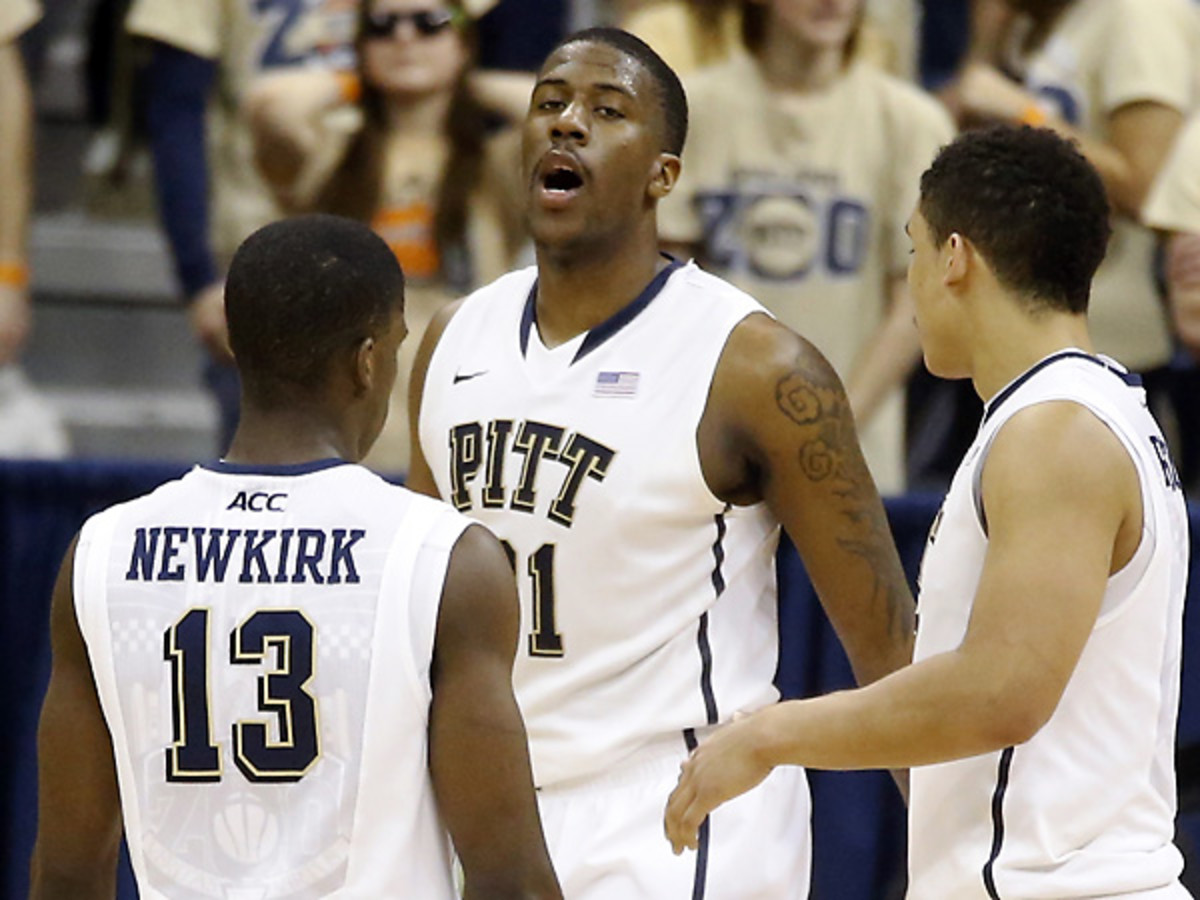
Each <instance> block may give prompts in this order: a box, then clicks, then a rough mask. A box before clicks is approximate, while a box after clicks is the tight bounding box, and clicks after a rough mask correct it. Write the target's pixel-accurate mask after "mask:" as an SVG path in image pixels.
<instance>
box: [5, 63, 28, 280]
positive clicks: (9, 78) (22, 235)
mask: <svg viewBox="0 0 1200 900" xmlns="http://www.w3.org/2000/svg"><path fill="white" fill-rule="evenodd" d="M0 122H3V123H4V125H3V129H0V266H3V265H8V266H18V267H22V268H23V267H24V266H25V262H26V257H25V247H26V240H27V235H28V225H29V208H30V200H31V191H30V184H31V183H32V178H31V177H30V160H31V146H32V141H33V137H32V136H33V123H32V105H31V102H30V96H29V85H28V82H27V81H26V79H25V68H24V65H23V64H22V62H21V55H20V52H19V51H18V49H17V46H16V45H15V44H13V43H8V44H3V45H0Z"/></svg>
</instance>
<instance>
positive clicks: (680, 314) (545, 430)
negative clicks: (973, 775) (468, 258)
mask: <svg viewBox="0 0 1200 900" xmlns="http://www.w3.org/2000/svg"><path fill="white" fill-rule="evenodd" d="M686 129H687V101H686V98H685V97H684V94H683V90H682V88H681V86H680V85H679V80H678V78H676V77H675V74H674V73H673V72H672V71H671V70H670V69H669V68H668V67H667V66H666V65H665V64H664V63H663V62H662V60H661V59H660V58H659V57H658V56H657V55H655V54H654V52H653V51H652V50H651V49H650V48H649V47H647V46H646V45H645V44H644V43H642V42H641V41H640V40H638V39H637V38H634V37H633V36H632V35H629V34H627V33H626V32H623V31H618V30H614V29H596V30H591V31H585V32H581V33H579V34H577V35H575V36H572V37H569V38H567V39H566V40H565V41H564V43H563V44H561V45H560V46H559V48H558V49H557V50H555V51H554V52H553V53H552V54H551V55H550V57H549V58H548V59H547V61H546V63H545V64H544V66H543V67H542V70H541V72H540V74H539V77H538V81H537V84H536V86H535V88H534V92H533V96H532V100H531V104H530V108H529V113H528V115H527V117H526V121H525V126H524V134H523V142H524V150H523V152H524V174H525V179H526V180H525V184H526V185H527V188H526V190H527V199H526V206H527V215H528V218H529V222H530V225H531V231H532V235H533V239H534V242H535V245H536V251H537V266H536V267H533V268H529V269H526V270H523V271H518V272H514V273H511V274H509V275H507V276H504V277H502V278H501V279H499V280H498V281H496V282H494V283H493V284H491V285H489V286H487V287H484V288H482V289H481V290H480V291H478V292H476V293H475V294H474V295H472V296H470V297H468V298H467V299H466V300H465V301H464V302H462V303H461V304H460V305H459V306H458V307H457V308H456V309H453V308H451V309H448V310H447V311H446V312H445V313H444V314H441V315H440V316H439V318H438V319H436V320H435V323H434V325H433V327H432V328H431V330H430V332H429V333H428V334H427V336H426V339H425V341H424V342H423V345H422V348H421V350H420V351H419V353H418V357H417V368H416V371H415V372H414V382H413V383H414V386H415V387H414V402H418V403H419V404H420V411H419V414H418V415H417V418H416V420H415V422H414V427H413V429H412V430H413V434H414V435H418V436H419V446H417V447H415V448H414V452H413V460H414V465H413V469H412V471H411V473H410V478H409V484H410V486H412V487H414V488H418V489H420V490H424V491H427V492H429V493H438V494H440V495H441V496H443V497H444V498H446V499H447V500H450V501H451V502H452V503H454V504H455V505H456V506H457V507H458V508H459V509H460V510H462V511H463V512H466V513H467V514H469V515H471V516H474V517H477V518H478V519H480V520H481V521H483V522H485V523H486V524H488V525H489V526H490V527H491V528H492V529H493V530H494V531H495V532H496V533H497V534H498V535H499V536H500V537H501V538H502V539H503V540H504V541H505V543H506V546H507V549H508V550H509V553H510V557H511V559H512V560H513V563H514V568H515V570H516V575H517V581H518V584H519V586H520V592H521V598H522V609H521V614H522V628H523V631H524V634H523V635H522V639H521V646H520V649H519V652H518V660H517V664H516V666H515V668H514V683H515V685H516V689H517V698H518V701H519V702H520V703H521V707H522V712H523V714H524V716H525V720H526V724H527V727H528V728H529V735H530V749H531V758H532V761H533V768H534V778H535V782H536V784H537V785H538V788H539V793H538V798H539V804H540V806H541V810H542V821H543V824H544V827H545V830H546V836H547V843H548V844H549V846H550V853H551V858H552V859H553V860H554V865H555V869H556V870H557V871H558V874H559V877H560V879H561V881H562V885H563V892H564V894H565V895H566V896H568V897H571V898H573V900H639V898H647V900H651V898H652V900H675V898H681V900H682V898H690V897H696V898H699V897H709V898H742V897H759V898H801V897H805V896H807V891H808V882H809V866H808V854H809V850H808V848H809V831H808V819H809V800H808V792H807V788H806V785H805V781H804V776H803V773H802V772H799V771H797V770H790V771H781V772H780V773H779V776H780V777H777V778H773V779H771V780H770V782H769V783H768V784H767V785H764V787H763V788H762V789H761V790H759V791H757V792H754V793H752V794H751V795H749V796H748V797H746V798H745V799H744V801H743V802H741V803H740V804H738V805H736V806H731V807H730V808H728V809H723V810H721V811H720V812H719V813H718V814H717V815H716V816H715V817H714V820H713V822H712V825H711V831H710V830H707V828H706V830H705V832H704V835H703V837H702V841H701V849H700V852H699V853H697V854H695V855H689V857H687V858H677V857H675V856H673V855H672V854H671V852H670V848H669V847H668V846H667V844H666V843H665V842H664V841H663V840H662V826H661V822H662V811H663V807H664V804H665V802H666V798H667V795H668V793H669V791H670V789H671V787H672V785H673V784H674V783H675V777H676V774H677V772H678V767H679V764H680V763H681V762H682V761H683V759H684V758H685V757H686V754H687V752H688V748H689V747H692V746H695V745H696V743H697V742H703V741H704V740H705V739H706V737H707V735H708V733H709V732H710V731H711V729H712V727H713V726H715V725H717V724H719V723H721V722H726V721H729V720H730V719H731V718H732V717H733V716H734V715H735V714H737V713H738V712H739V711H746V710H754V709H758V708H761V707H763V706H767V705H770V704H772V703H774V702H776V700H777V698H778V694H777V692H776V690H775V688H774V687H773V685H772V678H773V676H774V674H775V668H776V661H777V655H778V653H777V641H778V635H777V619H776V587H775V573H774V552H775V548H776V543H777V539H778V535H779V526H780V523H781V522H782V524H783V525H784V527H786V528H787V530H788V532H789V534H790V536H791V538H792V539H793V541H795V543H796V546H797V547H798V548H799V550H800V553H801V555H802V556H803V558H804V562H805V565H806V566H807V569H808V572H809V574H810V575H811V576H812V579H813V581H814V583H815V584H816V586H817V589H818V591H819V593H820V595H821V597H822V599H823V602H824V604H825V607H826V609H827V610H828V612H829V614H830V616H831V618H832V619H833V622H834V625H835V627H836V628H837V630H838V633H839V634H840V635H841V638H842V640H843V642H844V644H845V645H846V647H847V649H848V651H849V655H850V658H851V660H852V662H853V664H854V667H855V670H856V672H857V675H858V677H859V679H860V680H861V681H864V682H866V681H872V680H874V679H876V678H879V677H881V676H882V675H884V674H886V673H887V672H889V671H892V670H893V669H895V668H897V667H898V666H900V665H903V664H904V663H905V662H907V661H908V659H909V658H910V657H909V654H910V651H911V637H912V606H911V603H912V600H911V597H910V595H909V591H908V587H907V584H906V583H905V580H904V577H903V573H902V571H901V569H900V566H899V561H898V557H897V554H896V552H895V549H894V547H893V545H892V542H891V539H890V534H889V531H888V525H887V521H886V519H885V517H884V514H883V508H882V504H881V503H880V501H879V497H878V494H877V492H876V490H875V488H874V485H873V484H872V482H871V479H870V475H869V474H868V472H867V469H866V467H865V464H864V462H863V458H862V454H861V451H860V449H859V446H858V443H857V440H856V438H855V431H854V423H853V419H852V417H851V415H850V412H849V409H848V406H847V402H846V396H845V392H844V390H843V388H842V386H841V384H840V382H839V381H838V379H837V376H836V375H835V374H834V372H833V370H832V369H831V368H830V366H829V364H828V363H827V362H826V361H825V360H824V358H823V357H821V355H820V354H819V353H818V352H816V351H815V350H814V349H813V348H812V346H811V345H810V344H808V343H807V342H806V341H804V340H803V339H801V338H800V337H798V336H797V335H795V334H794V333H793V332H791V331H789V330H788V329H786V328H785V327H783V326H782V325H780V324H779V323H777V322H776V321H775V320H774V319H773V318H771V317H770V316H769V315H768V314H766V313H765V312H764V311H763V309H762V307H761V306H759V305H758V304H757V303H756V302H755V301H754V300H752V299H751V298H750V297H749V296H747V295H745V294H743V293H742V292H740V291H739V290H737V289H736V288H734V287H733V286H732V285H729V284H728V283H726V282H724V281H721V280H720V279H718V278H715V277H713V276H711V275H708V274H707V273H705V272H703V271H701V270H700V269H698V268H697V267H696V266H694V265H691V264H689V265H682V264H680V263H677V262H673V261H671V260H669V259H667V258H664V257H662V256H660V254H659V253H658V249H657V247H658V240H657V230H656V219H655V208H656V205H657V203H658V201H659V200H660V199H661V198H662V197H663V196H665V195H666V194H667V193H668V192H669V191H670V190H671V189H672V187H673V186H674V185H675V182H676V178H677V177H678V174H679V170H680V162H679V152H680V150H681V149H682V145H683V141H684V136H685V134H686ZM752 856H753V857H755V858H756V859H757V858H759V857H760V856H761V858H762V859H763V860H765V862H764V863H762V864H758V863H756V864H755V865H754V866H751V867H747V866H746V860H747V859H748V858H751V857H752Z"/></svg>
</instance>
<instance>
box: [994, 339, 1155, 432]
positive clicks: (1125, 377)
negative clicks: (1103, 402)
mask: <svg viewBox="0 0 1200 900" xmlns="http://www.w3.org/2000/svg"><path fill="white" fill-rule="evenodd" d="M1060 359H1085V360H1087V361H1088V362H1091V363H1095V364H1096V365H1098V366H1101V367H1103V368H1105V369H1107V370H1108V371H1109V372H1112V373H1113V374H1114V375H1116V376H1117V377H1118V378H1120V379H1121V380H1122V381H1124V382H1125V383H1126V384H1127V385H1129V386H1130V387H1141V386H1142V377H1141V376H1140V375H1135V374H1133V373H1132V372H1126V371H1125V370H1124V369H1121V368H1118V367H1117V366H1115V365H1113V364H1112V363H1110V362H1108V361H1107V360H1105V359H1101V358H1100V357H1098V356H1092V354H1090V353H1084V352H1083V351H1082V350H1063V351H1062V352H1061V353H1055V354H1053V355H1051V356H1047V357H1046V358H1045V359H1043V360H1042V361H1041V362H1039V363H1038V364H1037V365H1035V366H1033V367H1032V368H1030V369H1029V370H1028V371H1026V372H1025V374H1023V375H1021V376H1020V377H1019V378H1017V379H1016V380H1015V381H1013V382H1012V383H1011V384H1009V385H1008V387H1006V388H1005V389H1004V390H1002V391H1001V392H1000V393H999V394H997V395H996V396H995V397H993V398H992V399H991V401H989V402H988V404H987V407H986V408H985V409H984V411H983V421H984V422H986V421H987V420H988V419H990V418H991V417H992V413H994V412H995V411H996V410H997V409H999V408H1000V405H1001V404H1002V403H1004V401H1005V400H1007V399H1008V398H1009V397H1011V396H1012V395H1013V394H1014V393H1015V392H1016V390H1017V388H1019V387H1020V386H1021V385H1023V384H1024V383H1025V382H1027V381H1028V380H1029V379H1030V378H1032V377H1033V376H1034V375H1036V374H1037V373H1038V372H1040V371H1042V369H1044V368H1046V366H1049V365H1053V364H1054V363H1056V362H1058V361H1059V360H1060Z"/></svg>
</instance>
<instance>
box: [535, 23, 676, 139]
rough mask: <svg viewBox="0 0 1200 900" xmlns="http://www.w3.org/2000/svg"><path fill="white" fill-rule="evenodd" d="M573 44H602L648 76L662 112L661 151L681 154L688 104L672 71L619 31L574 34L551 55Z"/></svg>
mask: <svg viewBox="0 0 1200 900" xmlns="http://www.w3.org/2000/svg"><path fill="white" fill-rule="evenodd" d="M577 43H593V44H606V45H607V46H609V47H612V48H613V49H614V50H619V51H620V52H621V53H624V54H625V55H626V56H628V57H631V58H632V59H633V60H634V61H635V62H637V63H638V64H639V65H640V66H641V67H642V68H643V69H645V70H646V72H647V73H649V75H650V77H651V78H652V79H653V80H654V84H655V85H656V86H657V88H658V102H659V106H660V107H661V108H662V113H663V150H665V151H666V152H667V153H674V154H675V155H676V156H678V155H679V154H681V153H683V145H684V143H685V142H686V141H687V132H688V102H687V93H686V92H685V91H684V89H683V83H682V82H680V80H679V76H678V75H676V74H675V70H674V69H672V68H671V67H670V66H669V65H667V63H666V62H665V61H664V60H663V58H662V57H661V56H659V55H658V54H657V53H655V52H654V49H653V48H652V47H651V46H650V45H649V44H647V43H646V42H645V41H643V40H642V39H641V38H639V37H637V36H636V35H633V34H630V33H629V32H628V31H623V30H622V29H620V28H607V27H597V28H585V29H583V30H582V31H576V32H574V33H573V34H569V35H567V36H566V37H565V38H563V39H562V40H561V41H559V42H558V44H557V45H556V46H555V47H554V50H553V51H551V55H553V53H554V52H557V51H558V50H559V49H560V48H562V47H565V46H567V45H568V44H577Z"/></svg>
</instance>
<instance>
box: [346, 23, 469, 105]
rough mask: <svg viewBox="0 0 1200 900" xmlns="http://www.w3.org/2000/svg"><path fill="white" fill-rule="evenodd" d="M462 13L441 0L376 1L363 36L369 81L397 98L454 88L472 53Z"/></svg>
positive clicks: (364, 69)
mask: <svg viewBox="0 0 1200 900" xmlns="http://www.w3.org/2000/svg"><path fill="white" fill-rule="evenodd" d="M459 16H460V13H459V12H458V11H457V10H456V9H454V8H452V7H450V6H448V5H446V4H444V3H440V2H438V0H374V2H373V3H371V5H370V8H369V10H368V12H367V17H366V21H365V23H364V33H363V39H362V56H363V59H362V64H363V73H364V76H365V78H366V80H367V81H369V82H370V83H371V84H372V85H373V86H374V87H375V88H377V89H378V90H379V91H381V92H382V93H383V94H384V95H386V96H388V97H391V98H393V99H405V98H412V99H417V98H420V97H425V96H428V95H430V94H437V93H440V92H443V91H449V90H451V89H453V87H454V85H455V83H456V82H457V81H458V77H459V74H460V73H461V72H462V70H463V67H464V66H466V64H467V60H468V56H469V54H468V51H467V46H466V43H465V41H464V40H463V37H462V33H461V32H460V30H459V22H460V18H459Z"/></svg>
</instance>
